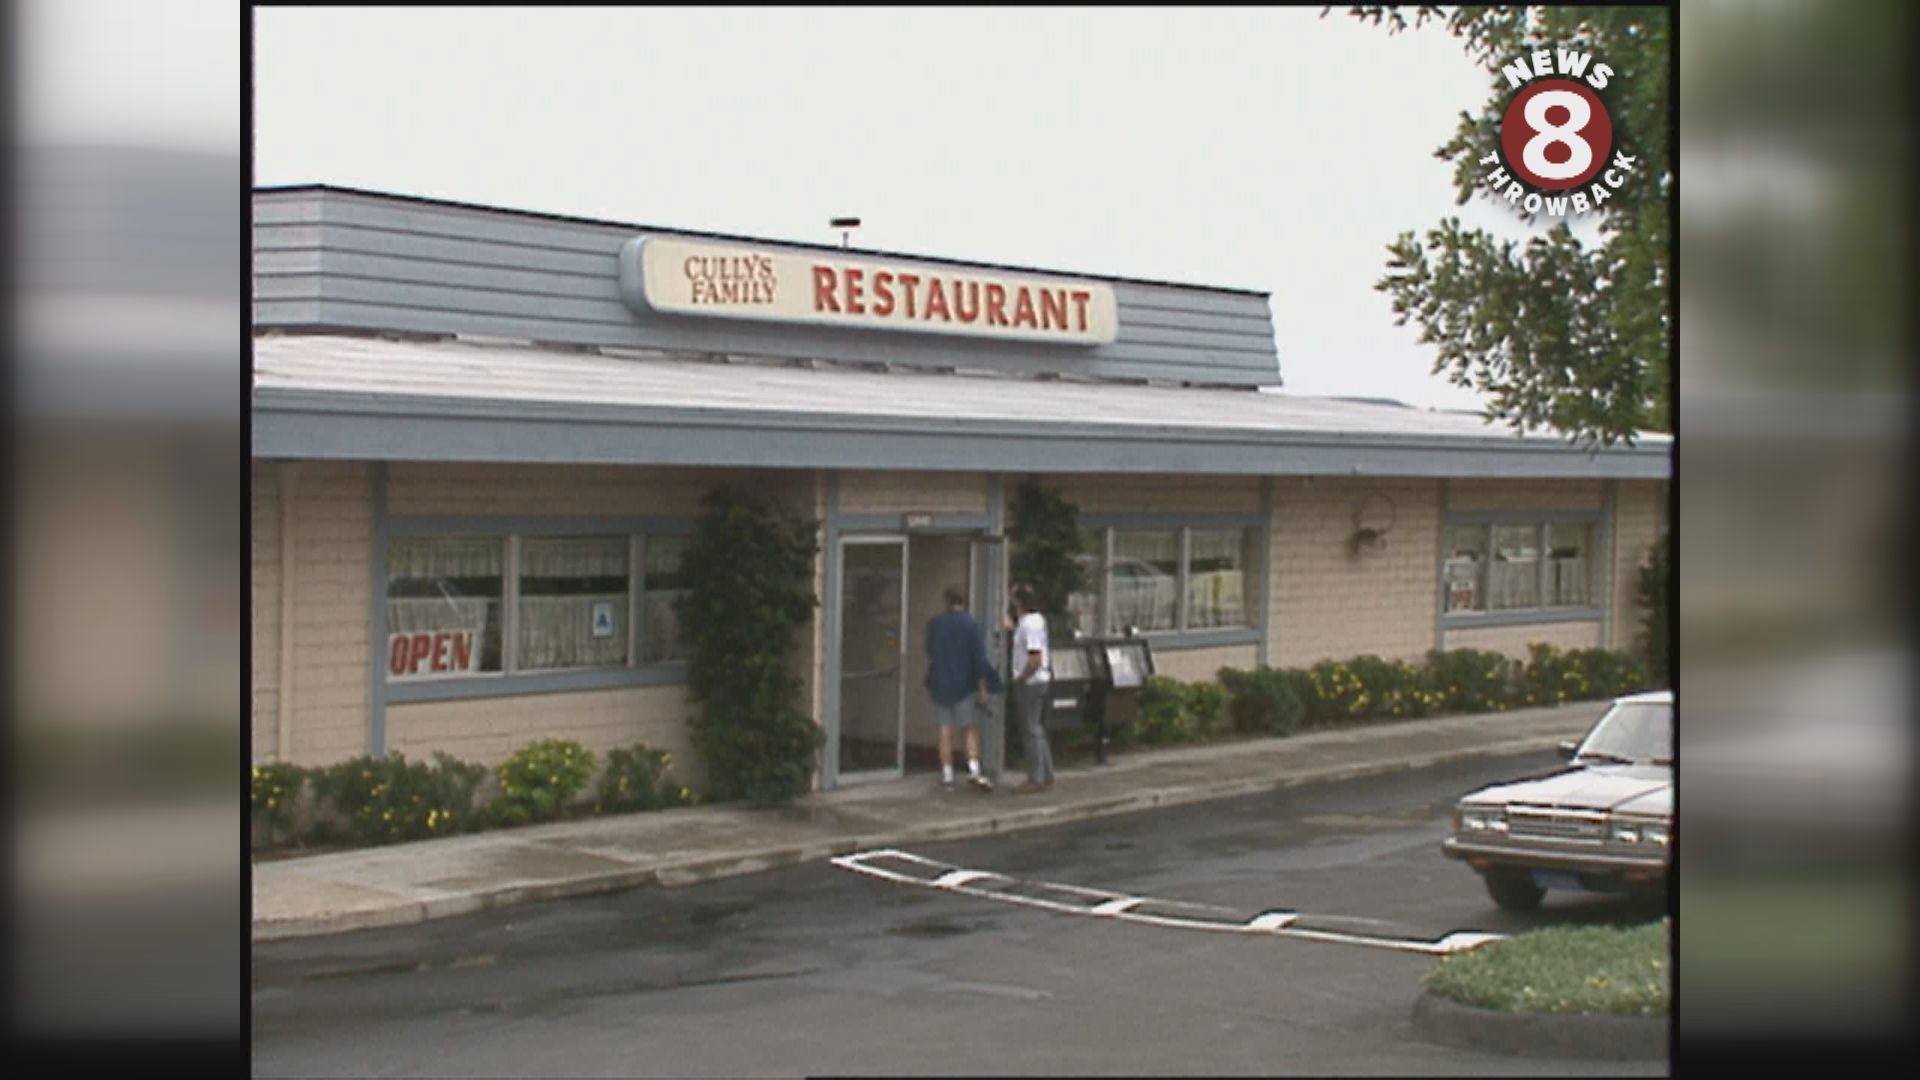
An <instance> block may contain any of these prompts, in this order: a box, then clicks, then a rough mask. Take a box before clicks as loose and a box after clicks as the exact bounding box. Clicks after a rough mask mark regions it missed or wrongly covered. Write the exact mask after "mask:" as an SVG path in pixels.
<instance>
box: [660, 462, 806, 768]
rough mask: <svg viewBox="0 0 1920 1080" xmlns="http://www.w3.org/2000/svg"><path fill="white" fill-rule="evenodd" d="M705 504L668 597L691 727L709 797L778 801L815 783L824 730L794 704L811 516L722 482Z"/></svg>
mask: <svg viewBox="0 0 1920 1080" xmlns="http://www.w3.org/2000/svg"><path fill="white" fill-rule="evenodd" d="M701 506H702V508H703V511H702V514H701V517H700V521H699V524H698V526H697V528H696V531H695V533H694V537H693V542H692V543H691V544H690V545H689V546H688V548H687V553H686V557H685V560H684V562H683V563H682V571H683V573H684V574H685V576H686V579H687V584H688V589H687V592H686V593H685V594H684V595H682V596H681V597H680V598H679V599H678V600H677V601H676V602H675V610H676V611H677V612H678V613H679V616H680V625H681V626H682V627H683V628H685V634H686V639H687V650H688V659H687V696H688V697H689V698H690V699H691V700H692V701H693V702H694V703H695V704H696V705H698V706H699V711H698V712H697V713H695V714H694V716H693V719H692V722H691V724H690V727H691V728H692V732H691V734H692V738H693V745H694V749H695V750H697V751H698V752H699V754H700V756H701V758H702V759H703V760H704V762H705V764H706V772H707V776H708V778H709V785H710V788H711V794H712V795H713V796H714V797H715V798H718V799H722V800H726V799H739V798H744V799H747V800H749V801H750V802H752V803H754V804H756V805H761V806H768V805H776V804H779V803H783V802H786V801H788V800H790V799H792V798H794V797H795V796H797V795H800V794H803V793H804V792H806V791H807V790H808V788H810V787H811V786H812V783H813V770H814V766H815V763H816V759H817V755H818V752H819V749H820V746H821V744H822V743H823V741H824V739H825V736H824V734H823V733H822V732H821V730H820V726H819V725H818V724H815V723H814V722H813V718H812V717H811V716H809V715H808V714H807V712H806V711H805V710H804V709H803V708H802V707H801V702H802V701H803V700H805V699H804V695H803V694H802V693H801V690H802V684H801V682H800V677H799V675H798V674H797V672H796V668H797V667H798V665H797V664H796V662H795V652H796V650H797V649H798V644H799V641H800V632H801V631H802V630H803V629H805V627H806V626H807V624H808V622H809V621H810V620H811V619H812V618H813V609H814V608H815V607H816V606H817V604H818V602H819V601H818V599H817V598H816V597H815V596H814V594H813V557H814V555H815V554H816V553H817V552H818V550H819V545H818V542H817V540H816V531H817V529H818V523H817V522H814V521H811V520H806V519H802V518H798V517H796V516H794V515H792V514H790V513H788V512H786V511H785V510H784V509H782V508H780V507H779V506H778V505H777V504H775V503H773V502H771V501H769V500H767V499H764V498H761V497H760V496H757V495H753V494H749V493H746V492H742V491H738V490H735V489H732V488H727V487H721V488H718V489H716V490H714V491H712V492H709V493H708V494H707V496H706V497H705V498H703V499H702V500H701Z"/></svg>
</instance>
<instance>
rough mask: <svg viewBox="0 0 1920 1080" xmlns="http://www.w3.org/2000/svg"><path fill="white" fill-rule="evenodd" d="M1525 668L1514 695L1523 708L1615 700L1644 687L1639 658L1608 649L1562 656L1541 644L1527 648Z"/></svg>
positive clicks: (1560, 653)
mask: <svg viewBox="0 0 1920 1080" xmlns="http://www.w3.org/2000/svg"><path fill="white" fill-rule="evenodd" d="M1527 653H1528V656H1527V664H1526V667H1525V668H1524V669H1522V671H1521V673H1520V678H1519V681H1518V687H1517V689H1518V693H1519V698H1520V702H1521V704H1523V705H1562V704H1565V703H1566V702H1569V701H1593V700H1598V699H1604V698H1612V697H1619V696H1621V695H1623V694H1631V693H1634V692H1636V691H1639V690H1643V689H1645V688H1646V686H1647V681H1648V680H1647V667H1646V664H1645V662H1643V661H1642V660H1641V659H1640V658H1639V657H1636V656H1633V655H1632V654H1630V653H1622V652H1613V651H1611V650H1608V649H1574V650H1572V651H1570V652H1563V651H1561V650H1560V649H1559V648H1558V647H1556V646H1553V645H1549V644H1546V643H1544V642H1535V643H1533V644H1532V645H1529V646H1527Z"/></svg>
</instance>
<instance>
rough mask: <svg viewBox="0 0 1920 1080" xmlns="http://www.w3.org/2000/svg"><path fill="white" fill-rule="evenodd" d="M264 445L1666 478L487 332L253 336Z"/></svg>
mask: <svg viewBox="0 0 1920 1080" xmlns="http://www.w3.org/2000/svg"><path fill="white" fill-rule="evenodd" d="M253 353H254V356H253V374H254V383H253V453H254V456H256V457H262V458H321V459H326V458H333V459H355V460H400V461H497V462H544V463H579V464H588V463H591V464H631V465H718V466H758V467H775V468H859V469H954V470H967V471H988V472H1101V473H1128V472H1132V473H1201V474H1215V475H1233V474H1238V475H1262V476H1275V475H1320V476H1325V475H1373V476H1453V477H1476V476H1486V477H1622V478H1655V479H1664V478H1666V477H1667V476H1669V475H1670V473H1671V464H1670V456H1671V448H1672V440H1671V438H1670V437H1668V436H1665V435H1646V436H1644V437H1642V438H1641V439H1639V440H1638V442H1637V445H1635V446H1633V447H1615V448H1612V449H1605V450H1598V451H1589V450H1587V449H1583V448H1580V447H1577V446H1574V445H1572V444H1570V443H1569V442H1568V441H1567V440H1566V438H1565V437H1563V436H1560V435H1557V434H1535V435H1530V436H1526V437H1522V436H1518V435H1514V434H1512V433H1511V432H1509V431H1507V430H1506V429H1504V428H1501V427H1497V426H1491V425H1488V424H1486V423H1485V422H1483V421H1482V420H1481V419H1480V418H1478V417H1476V416H1472V415H1468V414H1461V413H1452V412H1438V411H1428V410H1420V409H1412V408H1405V407H1397V406H1393V405H1382V404H1374V403H1368V402H1359V401H1352V400H1340V399H1333V398H1314V397H1299V396H1294V395H1289V394H1280V393H1271V392H1262V391H1255V390H1241V389H1201V388H1191V387H1171V386H1148V385H1130V384H1119V383H1109V382H1094V381H1087V382H1076V381H1067V380H1040V379H1031V378H1020V377H1009V376H1007V375H1004V374H969V373H958V372H955V373H946V372H925V371H872V370H844V369H839V368H828V367H808V366H805V363H804V362H803V361H802V362H797V363H796V362H793V361H784V360H779V359H772V360H754V361H741V360H726V359H715V360H700V359H692V358H675V357H669V356H665V355H661V354H657V353H647V352H641V351H627V350H616V349H600V350H581V349H577V348H566V347H553V346H539V345H533V344H526V343H508V342H483V341H474V340H467V339H448V340H438V341H413V340H392V339H385V338H374V337H360V336H349V335H337V334H313V335H283V334H269V335H265V336H261V337H257V338H256V339H255V340H254V342H253Z"/></svg>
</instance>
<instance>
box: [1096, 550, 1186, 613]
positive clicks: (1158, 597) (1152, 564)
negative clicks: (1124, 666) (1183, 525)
mask: <svg viewBox="0 0 1920 1080" xmlns="http://www.w3.org/2000/svg"><path fill="white" fill-rule="evenodd" d="M1108 569H1109V571H1110V578H1111V586H1110V594H1109V602H1110V608H1111V611H1112V614H1111V616H1110V617H1109V619H1108V623H1107V626H1108V632H1109V633H1114V634H1119V633H1125V632H1126V629H1127V627H1129V626H1137V627H1139V628H1140V630H1141V631H1142V632H1146V631H1153V630H1177V629H1179V627H1180V622H1179V620H1180V590H1179V582H1180V530H1178V529H1166V530H1160V531H1154V532H1138V531H1133V530H1126V529H1115V530H1114V533H1113V565H1112V566H1110V567H1109V568H1108Z"/></svg>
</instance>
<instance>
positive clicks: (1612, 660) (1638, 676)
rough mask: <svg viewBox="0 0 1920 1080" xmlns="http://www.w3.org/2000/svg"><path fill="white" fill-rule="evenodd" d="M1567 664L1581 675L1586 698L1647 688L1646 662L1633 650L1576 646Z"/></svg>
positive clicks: (1611, 695)
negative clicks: (1630, 651) (1629, 651)
mask: <svg viewBox="0 0 1920 1080" xmlns="http://www.w3.org/2000/svg"><path fill="white" fill-rule="evenodd" d="M1567 663H1568V664H1569V665H1570V666H1571V667H1572V668H1573V669H1574V670H1575V671H1576V672H1578V673H1579V675H1580V680H1581V681H1583V682H1584V683H1585V684H1586V686H1587V690H1586V691H1585V693H1584V696H1585V697H1587V698H1616V697H1621V696H1623V695H1626V694H1635V693H1639V692H1640V691H1642V690H1645V689H1647V686H1648V683H1649V681H1648V678H1647V665H1646V662H1645V661H1643V660H1641V659H1640V658H1639V657H1637V656H1635V655H1633V654H1632V653H1624V652H1614V651H1613V650H1611V649H1575V650H1573V651H1572V652H1570V653H1568V654H1567Z"/></svg>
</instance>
